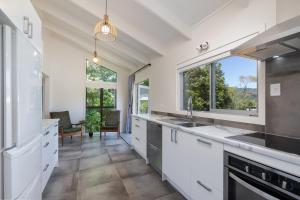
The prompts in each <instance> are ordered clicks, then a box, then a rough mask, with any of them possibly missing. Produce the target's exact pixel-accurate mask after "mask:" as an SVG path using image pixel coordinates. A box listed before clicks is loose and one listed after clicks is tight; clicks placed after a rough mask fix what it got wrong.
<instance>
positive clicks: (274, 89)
mask: <svg viewBox="0 0 300 200" xmlns="http://www.w3.org/2000/svg"><path fill="white" fill-rule="evenodd" d="M280 95H281V91H280V83H275V84H271V85H270V96H271V97H278V96H280Z"/></svg>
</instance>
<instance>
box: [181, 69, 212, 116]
mask: <svg viewBox="0 0 300 200" xmlns="http://www.w3.org/2000/svg"><path fill="white" fill-rule="evenodd" d="M209 74H210V73H209V65H206V66H201V67H197V68H193V69H190V70H188V71H185V72H183V91H182V92H183V108H184V109H187V102H188V99H189V97H190V96H191V97H192V99H193V110H196V111H209V107H210V105H209V95H210V78H209Z"/></svg>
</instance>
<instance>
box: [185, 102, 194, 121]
mask: <svg viewBox="0 0 300 200" xmlns="http://www.w3.org/2000/svg"><path fill="white" fill-rule="evenodd" d="M186 117H187V118H188V119H193V98H192V96H190V97H189V100H188V103H187V114H186Z"/></svg>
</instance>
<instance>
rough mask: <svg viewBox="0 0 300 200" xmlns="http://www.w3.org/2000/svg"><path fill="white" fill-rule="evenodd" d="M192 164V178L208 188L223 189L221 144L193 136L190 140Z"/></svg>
mask: <svg viewBox="0 0 300 200" xmlns="http://www.w3.org/2000/svg"><path fill="white" fill-rule="evenodd" d="M191 153H192V159H193V164H192V165H191V175H192V178H193V177H194V178H196V179H197V180H193V182H194V183H195V182H196V181H200V182H202V183H204V184H205V185H207V186H209V187H210V188H214V189H217V190H219V191H223V144H221V143H218V142H214V141H211V140H208V139H205V138H201V137H196V136H195V137H193V139H192V142H191Z"/></svg>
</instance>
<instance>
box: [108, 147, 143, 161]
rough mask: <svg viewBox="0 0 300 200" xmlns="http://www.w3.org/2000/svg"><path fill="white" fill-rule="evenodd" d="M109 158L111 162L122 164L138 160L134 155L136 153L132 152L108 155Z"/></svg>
mask: <svg viewBox="0 0 300 200" xmlns="http://www.w3.org/2000/svg"><path fill="white" fill-rule="evenodd" d="M109 156H110V158H111V160H112V161H113V162H122V161H126V160H133V159H137V158H139V157H138V156H137V155H136V153H135V152H134V151H132V150H129V151H125V152H121V153H115V154H110V155H109Z"/></svg>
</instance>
